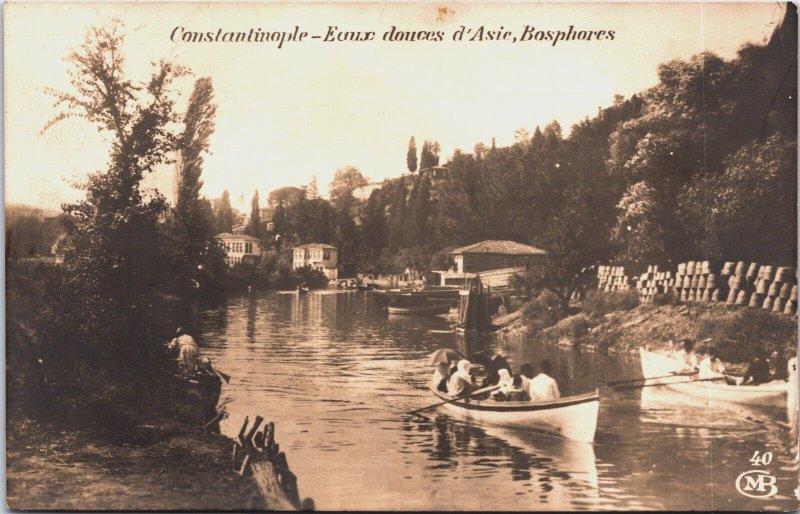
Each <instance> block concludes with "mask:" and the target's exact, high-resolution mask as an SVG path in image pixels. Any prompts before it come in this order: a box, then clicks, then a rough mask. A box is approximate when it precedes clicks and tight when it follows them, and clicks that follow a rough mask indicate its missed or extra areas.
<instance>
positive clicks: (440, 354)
mask: <svg viewBox="0 0 800 514" xmlns="http://www.w3.org/2000/svg"><path fill="white" fill-rule="evenodd" d="M463 358H464V357H462V356H461V354H460V353H458V352H457V351H455V350H453V349H451V348H439V349H438V350H436V351H435V352H433V353H432V354H430V355H428V366H438V365H439V364H450V363H451V362H454V361H458V360H461V359H463Z"/></svg>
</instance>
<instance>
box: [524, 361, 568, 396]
mask: <svg viewBox="0 0 800 514" xmlns="http://www.w3.org/2000/svg"><path fill="white" fill-rule="evenodd" d="M540 367H541V368H542V372H541V373H539V374H538V375H536V376H535V377H534V378H533V380H531V385H530V389H529V390H528V394H529V395H530V397H531V401H533V402H545V401H552V400H558V399H559V398H561V393H560V392H559V390H558V384H556V381H555V380H553V378H552V377H550V374H551V373H552V372H553V365H552V364H551V363H550V361H549V360H547V359H545V360H543V361H542V363H541V365H540Z"/></svg>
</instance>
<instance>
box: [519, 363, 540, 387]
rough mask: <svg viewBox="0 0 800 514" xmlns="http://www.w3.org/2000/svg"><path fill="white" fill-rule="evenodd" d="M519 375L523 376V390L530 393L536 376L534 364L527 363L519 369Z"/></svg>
mask: <svg viewBox="0 0 800 514" xmlns="http://www.w3.org/2000/svg"><path fill="white" fill-rule="evenodd" d="M519 374H520V375H522V389H524V390H525V391H529V390H530V388H531V379H533V377H534V376H536V373H535V372H534V370H533V364H531V363H530V362H526V363H525V364H523V365H522V367H520V368H519Z"/></svg>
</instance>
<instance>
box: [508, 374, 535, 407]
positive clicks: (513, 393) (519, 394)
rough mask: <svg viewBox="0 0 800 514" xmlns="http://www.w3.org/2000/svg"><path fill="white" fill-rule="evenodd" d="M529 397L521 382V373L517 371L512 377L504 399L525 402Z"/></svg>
mask: <svg viewBox="0 0 800 514" xmlns="http://www.w3.org/2000/svg"><path fill="white" fill-rule="evenodd" d="M530 399H531V397H530V395H529V394H528V391H527V390H526V389H525V387H524V384H523V379H522V375H520V374H519V373H517V374H516V375H514V378H513V379H512V386H511V388H510V389H509V390H508V392H507V393H506V400H508V401H510V402H527V401H528V400H530Z"/></svg>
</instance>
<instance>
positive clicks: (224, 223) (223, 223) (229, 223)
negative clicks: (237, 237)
mask: <svg viewBox="0 0 800 514" xmlns="http://www.w3.org/2000/svg"><path fill="white" fill-rule="evenodd" d="M233 223H234V216H233V209H232V208H231V195H230V193H228V190H227V189H226V190H225V191H223V192H222V198H221V199H220V202H219V211H218V212H217V230H219V231H220V232H231V231H232V230H233Z"/></svg>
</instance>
